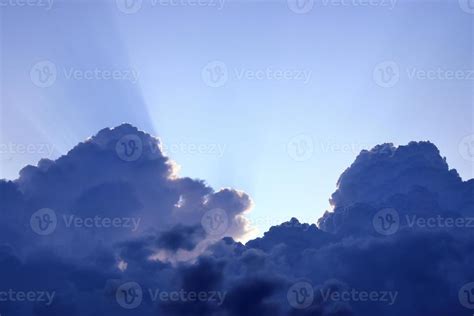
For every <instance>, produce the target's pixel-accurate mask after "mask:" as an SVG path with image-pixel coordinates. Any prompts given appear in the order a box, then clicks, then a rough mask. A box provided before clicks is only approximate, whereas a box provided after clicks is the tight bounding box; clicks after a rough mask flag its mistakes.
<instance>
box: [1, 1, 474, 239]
mask: <svg viewBox="0 0 474 316" xmlns="http://www.w3.org/2000/svg"><path fill="white" fill-rule="evenodd" d="M1 3H2V7H1V9H0V10H1V11H0V12H1V21H2V22H1V78H0V80H1V82H0V83H1V84H0V87H1V91H0V92H1V129H0V132H1V133H0V143H1V144H2V148H1V149H2V151H1V155H0V159H1V163H0V177H5V178H9V179H14V178H16V177H17V174H18V171H19V170H20V169H21V167H22V166H24V165H26V164H35V163H36V162H37V161H38V160H39V159H40V158H41V157H49V158H56V157H58V156H60V155H61V154H64V153H66V152H67V150H69V149H70V148H71V147H73V146H74V145H75V144H77V143H78V142H80V141H82V140H84V139H86V138H87V137H89V136H91V135H93V134H95V133H96V132H97V131H98V130H100V129H102V128H103V127H108V126H115V125H118V124H120V123H122V122H130V123H132V124H134V125H136V126H137V127H139V128H140V129H142V130H144V131H147V132H149V133H151V134H155V135H158V136H159V137H160V138H161V139H162V141H163V143H164V145H165V149H166V151H167V152H168V154H169V155H170V156H171V157H172V158H173V159H174V160H175V161H176V162H177V163H178V164H179V165H180V166H181V172H180V174H181V175H182V176H190V177H193V178H195V177H196V178H201V179H204V180H206V181H207V182H208V183H209V184H210V185H212V186H213V187H215V188H220V187H233V188H237V189H240V190H243V191H245V192H246V193H248V194H249V195H250V196H251V197H252V198H253V200H254V203H255V207H254V210H253V212H252V214H251V215H250V218H251V219H253V220H254V222H255V223H256V224H257V226H259V228H260V230H261V231H262V232H263V231H265V230H266V229H267V228H268V227H269V226H271V225H275V224H278V223H280V222H282V221H283V220H286V219H289V218H290V217H293V216H295V217H298V218H300V219H302V220H303V221H307V222H311V221H313V222H314V221H316V220H317V218H319V217H320V216H321V214H322V213H323V212H324V210H326V209H328V208H329V203H328V198H329V196H330V194H331V193H332V192H334V191H335V189H336V181H337V179H338V177H339V175H340V174H341V173H342V172H343V171H344V170H345V168H347V167H348V166H349V165H350V164H351V162H352V161H353V160H354V158H355V157H356V155H357V154H358V152H359V151H360V150H362V149H364V148H370V147H372V146H374V145H376V144H380V143H384V142H393V143H395V144H397V145H398V144H406V143H408V142H409V141H411V140H430V141H432V142H434V143H435V144H436V145H437V146H438V148H439V149H440V151H441V153H442V155H444V156H446V157H447V161H448V163H449V164H450V166H451V167H452V168H456V169H458V171H459V172H460V174H461V176H462V177H463V179H469V178H472V177H473V174H474V170H473V161H472V159H471V158H472V157H471V158H470V156H469V155H468V154H467V153H466V152H464V151H463V148H464V143H463V142H465V139H466V138H465V137H466V136H469V135H472V134H474V127H473V120H474V112H473V109H472V106H473V83H474V74H473V73H472V71H473V69H474V66H473V56H474V54H473V47H472V43H473V34H474V33H473V21H474V15H473V14H472V13H473V12H472V11H470V9H469V7H468V6H467V2H466V3H464V4H463V1H462V0H461V1H460V2H459V3H458V1H397V2H396V3H395V5H394V6H393V7H391V5H388V4H387V5H385V4H386V3H388V2H386V1H374V2H372V5H361V4H362V3H366V2H364V1H356V0H353V1H343V2H342V4H341V5H338V4H339V3H340V2H338V1H329V2H326V1H322V0H320V1H314V2H312V7H311V8H310V7H302V9H301V7H300V9H301V10H302V11H307V12H299V13H298V12H295V10H294V8H295V7H294V3H290V4H289V5H288V3H287V2H286V1H271V2H270V1H256V2H250V1H225V2H224V3H223V7H221V4H222V3H217V2H208V1H207V2H206V1H202V2H200V3H201V4H200V5H197V6H196V5H192V4H195V3H196V2H193V1H190V0H182V1H180V2H172V4H170V2H167V1H161V2H156V1H152V0H143V2H142V4H141V8H138V7H132V9H136V10H138V11H137V12H123V6H122V5H123V3H121V2H120V1H119V2H117V3H118V5H117V3H116V2H115V1H109V2H105V1H104V2H100V3H97V2H94V1H75V2H73V1H72V2H66V1H56V2H53V3H52V6H51V8H50V9H47V7H42V6H40V4H41V3H38V5H37V6H35V5H28V6H18V4H19V2H18V1H14V0H11V1H5V2H1ZM33 3H34V2H33ZM307 3H311V2H307ZM120 8H122V10H120ZM291 8H293V10H291ZM125 11H126V10H125ZM132 11H133V10H132ZM296 11H298V10H296ZM25 21H27V22H28V23H25ZM447 22H449V23H447ZM45 66H46V68H47V69H48V70H47V72H45V73H43V75H44V76H48V78H50V79H48V80H46V81H42V80H40V78H39V77H38V74H39V72H38V71H40V72H41V71H44V69H45V68H44V67H45ZM216 66H217V68H218V69H216V68H215V67H216ZM53 68H54V69H53ZM51 71H52V73H54V74H55V78H54V77H49V75H50V74H51ZM212 71H217V72H216V73H215V74H217V75H219V74H220V75H221V77H216V78H219V79H218V80H217V81H213V80H212V78H211V77H209V74H210V73H212ZM384 72H385V77H382V74H383V73H384ZM112 73H113V74H112ZM384 79H386V80H384ZM294 142H299V144H300V145H302V146H303V147H305V146H304V145H305V144H306V147H305V148H306V151H304V152H303V156H298V153H297V152H295V148H296V147H294V145H293V143H294ZM304 143H305V144H304ZM24 147H27V148H29V149H28V150H27V149H25V148H24ZM300 153H301V152H300Z"/></svg>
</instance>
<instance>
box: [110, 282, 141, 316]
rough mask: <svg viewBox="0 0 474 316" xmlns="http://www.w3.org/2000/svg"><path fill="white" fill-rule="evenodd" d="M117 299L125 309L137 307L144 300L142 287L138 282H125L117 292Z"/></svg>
mask: <svg viewBox="0 0 474 316" xmlns="http://www.w3.org/2000/svg"><path fill="white" fill-rule="evenodd" d="M115 299H116V300H117V303H118V304H119V305H120V306H122V307H123V308H125V309H134V308H137V307H138V306H140V304H141V303H142V300H143V290H142V287H141V286H140V284H138V283H137V282H127V283H124V284H122V285H121V286H119V287H118V289H117V291H116V292H115Z"/></svg>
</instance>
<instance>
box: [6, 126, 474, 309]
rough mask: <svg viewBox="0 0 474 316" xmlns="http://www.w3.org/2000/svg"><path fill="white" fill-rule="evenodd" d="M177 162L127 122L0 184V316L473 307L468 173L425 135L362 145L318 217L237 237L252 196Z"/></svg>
mask: <svg viewBox="0 0 474 316" xmlns="http://www.w3.org/2000/svg"><path fill="white" fill-rule="evenodd" d="M176 170H177V169H176V165H175V164H174V163H173V162H172V161H170V160H169V159H168V158H167V157H166V156H164V155H163V153H162V151H161V150H160V142H159V140H158V139H157V138H154V137H152V136H150V135H148V134H146V133H143V132H141V131H138V130H137V129H136V128H135V127H133V126H131V125H128V124H124V125H121V126H119V127H116V128H114V129H104V130H101V131H100V132H99V133H98V134H97V135H95V136H93V137H91V138H90V139H88V140H87V141H85V142H83V143H80V144H79V145H77V146H76V147H75V148H73V149H72V150H71V151H70V152H69V153H68V154H67V155H65V156H63V157H61V158H59V159H57V160H56V161H51V160H42V161H40V162H39V163H38V166H27V167H25V168H24V169H23V170H22V171H21V172H20V177H19V178H18V179H17V180H15V181H0V196H1V197H2V203H1V205H0V211H1V216H2V221H0V237H1V239H0V240H1V241H2V242H1V244H0V279H1V280H2V284H1V285H0V312H1V313H2V315H3V314H5V315H21V316H23V315H48V316H50V315H98V314H102V315H226V316H227V315H229V316H231V315H259V316H264V315H468V314H472V311H471V313H469V308H474V285H472V284H470V282H472V281H474V272H473V270H472V266H473V264H474V252H473V251H472V249H474V238H472V237H473V233H472V231H473V230H474V221H472V222H471V218H472V217H473V213H474V180H469V181H466V182H464V181H462V179H461V178H460V177H459V175H458V174H457V172H456V171H455V170H450V169H449V167H448V165H447V163H446V160H445V159H444V158H442V157H441V156H440V153H439V151H438V149H437V148H436V146H435V145H433V144H431V143H429V142H412V143H410V144H408V145H406V146H400V147H394V146H393V145H391V144H383V145H379V146H376V147H375V148H373V149H372V150H370V151H362V152H361V153H360V155H359V156H358V157H357V159H356V160H355V162H354V163H353V164H352V165H351V166H350V167H349V168H348V169H347V170H346V171H345V172H344V173H343V174H342V175H341V177H340V179H339V181H338V188H337V190H336V192H335V193H334V194H333V195H332V196H331V203H332V205H333V207H334V210H333V211H331V212H326V213H325V214H324V216H323V217H322V218H321V219H320V220H319V222H318V226H316V225H314V224H304V223H300V222H299V221H298V220H297V219H296V218H292V219H291V220H289V221H288V222H285V223H282V224H280V225H277V226H275V227H272V228H271V229H270V230H269V231H268V232H266V233H265V234H264V236H263V237H261V238H257V239H254V240H251V241H249V242H247V243H246V244H245V245H244V244H242V243H240V242H238V241H236V240H239V238H241V237H242V236H245V235H246V234H248V233H249V231H250V230H251V227H250V226H249V223H248V221H247V220H246V219H245V213H246V212H248V211H249V210H250V209H251V207H252V201H251V199H250V197H249V196H248V195H247V194H245V193H243V192H241V191H237V190H234V189H230V188H226V189H221V190H218V191H215V190H214V189H212V188H211V187H209V186H207V185H206V184H205V182H203V181H201V180H195V179H190V178H180V177H179V176H178V174H177V171H176ZM289 211H291V210H289ZM471 225H472V227H471ZM471 295H472V297H471Z"/></svg>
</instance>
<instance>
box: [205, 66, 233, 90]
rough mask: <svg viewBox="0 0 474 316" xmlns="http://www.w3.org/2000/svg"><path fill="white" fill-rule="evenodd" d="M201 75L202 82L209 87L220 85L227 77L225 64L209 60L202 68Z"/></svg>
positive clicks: (224, 82)
mask: <svg viewBox="0 0 474 316" xmlns="http://www.w3.org/2000/svg"><path fill="white" fill-rule="evenodd" d="M201 77H202V80H203V81H204V83H205V84H206V85H207V86H209V87H212V88H219V87H222V86H223V85H225V84H226V83H227V80H228V79H229V72H228V71H227V65H226V64H225V63H223V62H222V61H217V60H216V61H211V62H210V63H208V64H207V65H206V66H204V68H202V71H201Z"/></svg>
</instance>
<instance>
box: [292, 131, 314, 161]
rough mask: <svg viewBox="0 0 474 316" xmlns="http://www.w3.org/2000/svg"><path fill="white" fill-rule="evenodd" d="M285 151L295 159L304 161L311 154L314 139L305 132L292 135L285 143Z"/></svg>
mask: <svg viewBox="0 0 474 316" xmlns="http://www.w3.org/2000/svg"><path fill="white" fill-rule="evenodd" d="M286 152H287V153H288V155H289V156H290V158H291V159H293V160H295V161H306V160H308V159H310V158H311V157H312V156H313V153H314V141H313V138H312V137H311V136H309V135H306V134H300V135H297V136H294V137H292V138H291V139H290V140H289V141H288V143H287V144H286Z"/></svg>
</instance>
